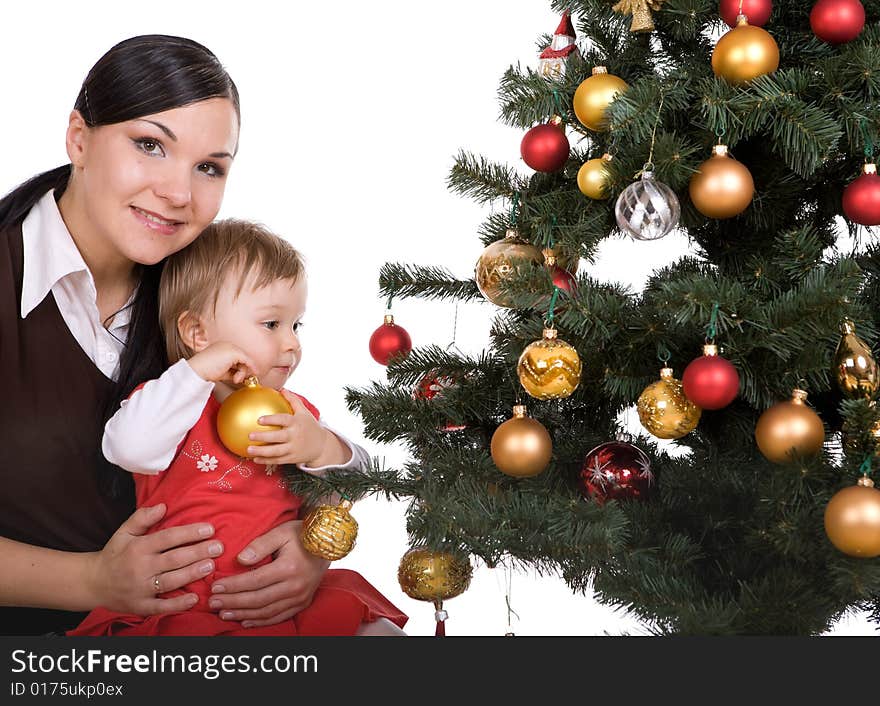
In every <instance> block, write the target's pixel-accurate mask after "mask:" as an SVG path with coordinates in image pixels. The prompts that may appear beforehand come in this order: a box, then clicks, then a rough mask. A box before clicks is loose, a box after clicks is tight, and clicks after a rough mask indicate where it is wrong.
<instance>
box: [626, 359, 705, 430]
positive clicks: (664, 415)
mask: <svg viewBox="0 0 880 706" xmlns="http://www.w3.org/2000/svg"><path fill="white" fill-rule="evenodd" d="M636 407H637V409H638V412H639V421H640V422H641V423H642V426H643V427H645V429H647V430H648V431H649V432H650V433H651V434H653V435H654V436H656V437H658V438H659V439H680V438H681V437H683V436H685V435H686V434H690V433H691V432H692V431H693V430H694V429H696V428H697V423H698V422H699V421H700V415H701V414H702V410H701V409H700V408H699V407H697V405H695V404H694V403H693V402H691V401H690V400H689V399H688V398H687V397H685V394H684V390H683V389H682V386H681V381H680V380H676V379H675V378H674V377H672V368H666V367H664V368H663V369H662V370H661V371H660V379H659V380H658V381H657V382H653V383H651V384H650V385H648V386H647V387H646V388H645V389H644V391H643V392H642V394H641V395H639V400H638V402H637V404H636Z"/></svg>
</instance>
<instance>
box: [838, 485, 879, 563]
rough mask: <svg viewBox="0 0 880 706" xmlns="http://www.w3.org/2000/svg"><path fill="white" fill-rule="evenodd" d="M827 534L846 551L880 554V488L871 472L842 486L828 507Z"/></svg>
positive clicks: (867, 555)
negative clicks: (853, 482)
mask: <svg viewBox="0 0 880 706" xmlns="http://www.w3.org/2000/svg"><path fill="white" fill-rule="evenodd" d="M825 534H827V535H828V539H830V540H831V543H832V544H833V545H834V546H835V547H837V548H838V549H839V550H840V551H842V552H843V553H844V554H848V555H849V556H855V557H860V558H862V559H871V558H873V557H876V556H880V490H877V489H876V488H875V487H874V481H872V480H871V479H870V478H868V477H867V476H865V477H863V478H861V479H859V482H858V485H853V486H850V487H849V488H844V489H843V490H839V491H838V492H837V493H835V494H834V497H832V498H831V500H830V501H829V503H828V506H827V507H826V508H825Z"/></svg>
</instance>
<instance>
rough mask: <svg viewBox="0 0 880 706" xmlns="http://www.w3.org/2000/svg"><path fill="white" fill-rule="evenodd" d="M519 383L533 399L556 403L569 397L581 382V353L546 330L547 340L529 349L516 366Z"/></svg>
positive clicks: (548, 329)
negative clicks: (553, 400)
mask: <svg viewBox="0 0 880 706" xmlns="http://www.w3.org/2000/svg"><path fill="white" fill-rule="evenodd" d="M516 371H517V373H518V374H519V381H520V382H521V383H522V386H523V387H524V388H525V391H526V392H528V393H529V394H530V395H531V396H532V397H535V398H537V399H539V400H552V399H558V398H562V397H568V396H569V395H570V394H571V393H572V392H574V391H575V390H576V389H577V386H578V385H579V384H580V381H581V359H580V356H578V352H577V351H576V350H575V349H574V348H573V347H572V346H570V345H569V344H568V343H566V342H565V341H562V340H560V339H558V338H557V337H556V329H554V328H545V329H544V334H543V338H542V339H541V340H540V341H535V342H534V343H530V344H529V345H528V346H526V349H525V350H524V351H523V352H522V354H521V355H520V357H519V362H518V363H517V366H516Z"/></svg>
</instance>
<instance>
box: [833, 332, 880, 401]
mask: <svg viewBox="0 0 880 706" xmlns="http://www.w3.org/2000/svg"><path fill="white" fill-rule="evenodd" d="M840 332H841V334H842V337H841V339H840V343H838V344H837V350H836V351H835V352H834V363H833V372H834V377H835V379H836V380H837V384H838V386H839V387H840V389H841V391H842V392H843V393H844V394H845V395H846V396H847V397H851V398H854V399H855V398H860V397H861V398H866V399H870V398H871V397H873V396H874V393H876V392H877V383H878V374H877V362H876V361H875V360H874V356H873V355H872V353H871V348H870V347H869V346H868V345H867V344H866V343H865V342H864V341H863V340H862V339H861V338H859V337H858V336H857V335H856V327H855V324H853V322H852V321H844V322H843V323H842V324H841V325H840Z"/></svg>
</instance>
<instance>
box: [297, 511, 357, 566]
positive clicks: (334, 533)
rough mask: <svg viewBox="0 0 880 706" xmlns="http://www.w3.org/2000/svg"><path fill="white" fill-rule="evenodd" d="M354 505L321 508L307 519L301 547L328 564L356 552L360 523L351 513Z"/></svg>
mask: <svg viewBox="0 0 880 706" xmlns="http://www.w3.org/2000/svg"><path fill="white" fill-rule="evenodd" d="M350 509H351V502H350V501H348V500H343V501H342V502H341V503H340V504H339V505H320V506H318V507H316V508H315V509H314V510H312V511H311V512H310V513H309V514H308V515H306V517H305V519H304V520H303V525H302V537H301V539H302V545H303V548H305V550H306V551H308V552H309V553H311V554H314V555H315V556H319V557H321V558H322V559H326V560H327V561H336V560H337V559H341V558H342V557H344V556H346V555H347V554H348V553H349V552H350V551H351V550H352V549H354V543H355V540H357V533H358V523H357V520H355V519H354V517H352V516H351V513H350V512H349V510H350Z"/></svg>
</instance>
